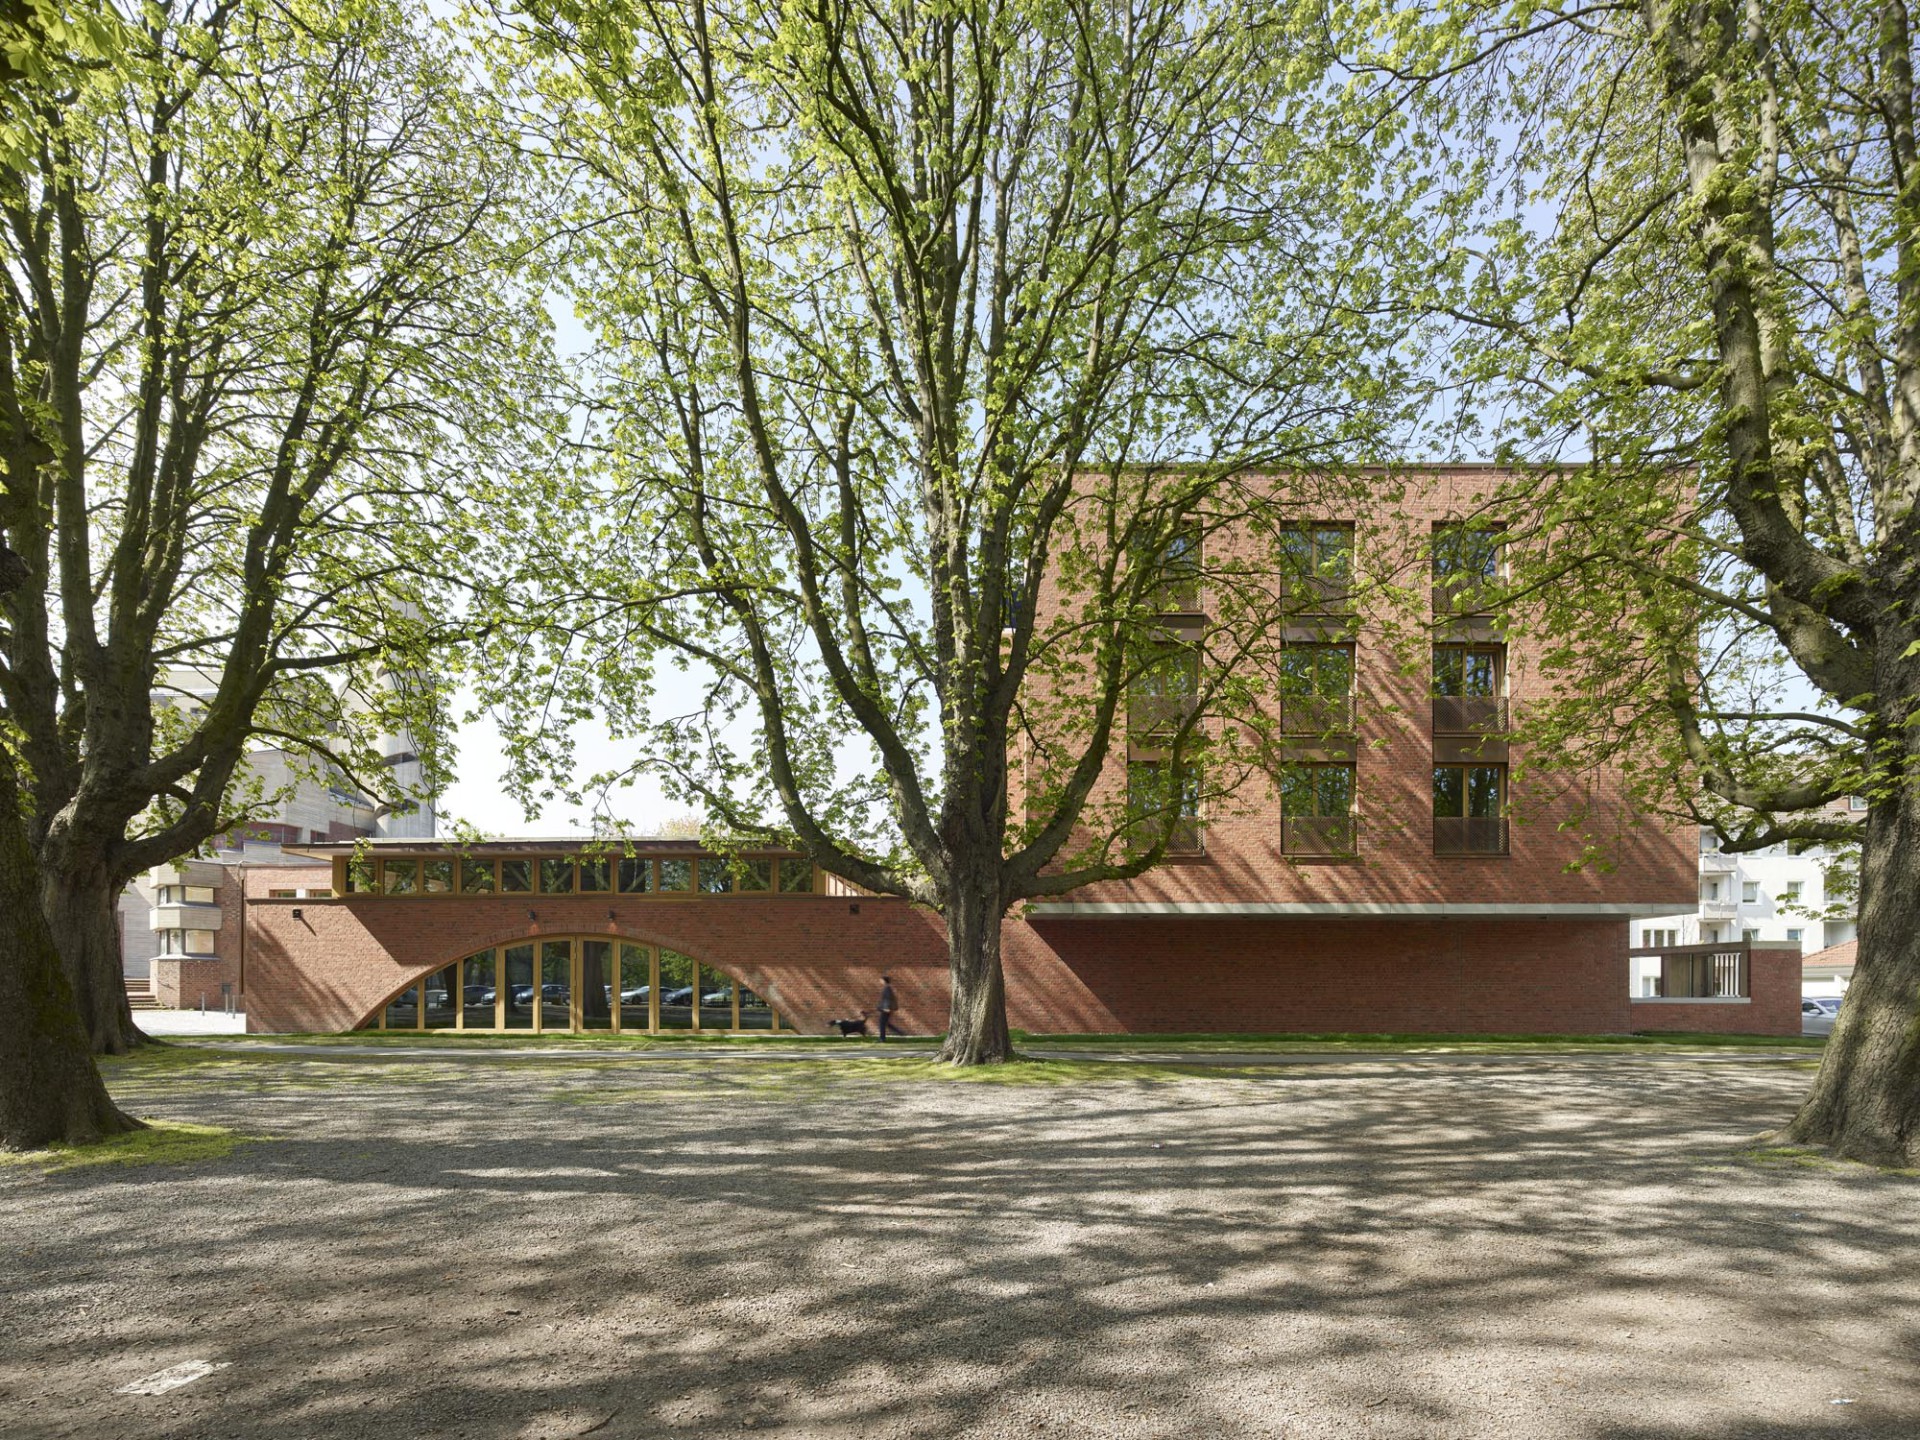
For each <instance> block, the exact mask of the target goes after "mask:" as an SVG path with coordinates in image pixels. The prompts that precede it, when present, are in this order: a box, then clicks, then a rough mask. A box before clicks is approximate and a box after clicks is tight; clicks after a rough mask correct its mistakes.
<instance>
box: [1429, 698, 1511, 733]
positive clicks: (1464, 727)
mask: <svg viewBox="0 0 1920 1440" xmlns="http://www.w3.org/2000/svg"><path fill="white" fill-rule="evenodd" d="M1433 733H1434V734H1436V735H1504V734H1506V733H1507V697H1506V696H1504V695H1436V696H1434V697H1433Z"/></svg>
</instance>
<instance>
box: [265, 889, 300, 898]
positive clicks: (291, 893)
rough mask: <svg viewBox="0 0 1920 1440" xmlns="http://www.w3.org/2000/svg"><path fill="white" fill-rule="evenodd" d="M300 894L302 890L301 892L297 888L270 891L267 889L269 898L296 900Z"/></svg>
mask: <svg viewBox="0 0 1920 1440" xmlns="http://www.w3.org/2000/svg"><path fill="white" fill-rule="evenodd" d="M299 895H300V892H299V891H297V890H269V891H267V898H268V899H269V900H296V899H298V898H299Z"/></svg>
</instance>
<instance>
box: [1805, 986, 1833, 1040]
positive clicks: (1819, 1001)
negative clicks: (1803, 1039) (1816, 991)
mask: <svg viewBox="0 0 1920 1440" xmlns="http://www.w3.org/2000/svg"><path fill="white" fill-rule="evenodd" d="M1839 1014H1840V1002H1839V1001H1838V1000H1831V999H1829V998H1828V997H1826V996H1824V995H1822V996H1810V997H1808V998H1806V999H1804V1000H1802V1001H1801V1002H1800V1033H1801V1034H1802V1035H1831V1034H1832V1033H1833V1022H1834V1020H1835V1019H1836V1018H1837V1017H1838V1016H1839Z"/></svg>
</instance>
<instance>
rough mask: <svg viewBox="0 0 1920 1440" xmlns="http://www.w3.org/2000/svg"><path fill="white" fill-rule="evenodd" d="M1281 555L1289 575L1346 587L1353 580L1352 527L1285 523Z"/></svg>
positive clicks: (1297, 578) (1282, 533)
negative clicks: (1286, 524) (1287, 524)
mask: <svg viewBox="0 0 1920 1440" xmlns="http://www.w3.org/2000/svg"><path fill="white" fill-rule="evenodd" d="M1280 555H1281V558H1282V560H1283V561H1284V562H1285V569H1286V571H1287V573H1288V576H1289V578H1290V579H1294V580H1318V581H1322V582H1325V583H1326V584H1327V585H1328V586H1337V587H1339V588H1340V589H1342V590H1344V589H1345V588H1346V587H1347V585H1348V584H1350V583H1351V582H1352V580H1353V527H1352V526H1351V525H1334V524H1322V525H1289V526H1286V527H1285V528H1283V529H1282V530H1281V531H1280Z"/></svg>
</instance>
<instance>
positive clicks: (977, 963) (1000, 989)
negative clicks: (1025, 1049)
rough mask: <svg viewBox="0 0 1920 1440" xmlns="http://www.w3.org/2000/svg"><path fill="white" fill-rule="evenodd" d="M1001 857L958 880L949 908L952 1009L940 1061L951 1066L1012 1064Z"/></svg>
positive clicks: (949, 970)
mask: <svg viewBox="0 0 1920 1440" xmlns="http://www.w3.org/2000/svg"><path fill="white" fill-rule="evenodd" d="M997 860H998V857H997V856H996V857H995V862H996V863H993V864H990V865H986V866H982V867H980V869H979V873H977V874H975V875H972V876H964V875H959V874H957V875H956V877H955V878H956V881H957V883H956V885H955V887H954V890H955V893H954V896H953V899H952V900H951V901H949V902H948V904H947V915H946V919H947V966H948V972H949V975H950V977H951V980H952V986H953V1003H952V1006H951V1009H950V1011H949V1015H948V1020H947V1042H946V1044H945V1045H943V1046H942V1047H941V1049H940V1058H941V1059H942V1060H945V1061H947V1062H948V1063H950V1064H953V1065H1000V1064H1004V1063H1005V1062H1006V1061H1008V1060H1011V1059H1012V1058H1013V1037H1012V1036H1011V1035H1009V1034H1008V1033H1007V982H1006V976H1005V974H1004V973H1003V972H1002V971H1001V968H1000V921H1001V917H1002V915H1003V913H1004V912H1005V910H1006V906H1005V904H1004V903H1003V902H1002V900H1001V898H1000V886H999V878H1000V876H999V865H998V863H997Z"/></svg>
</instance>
